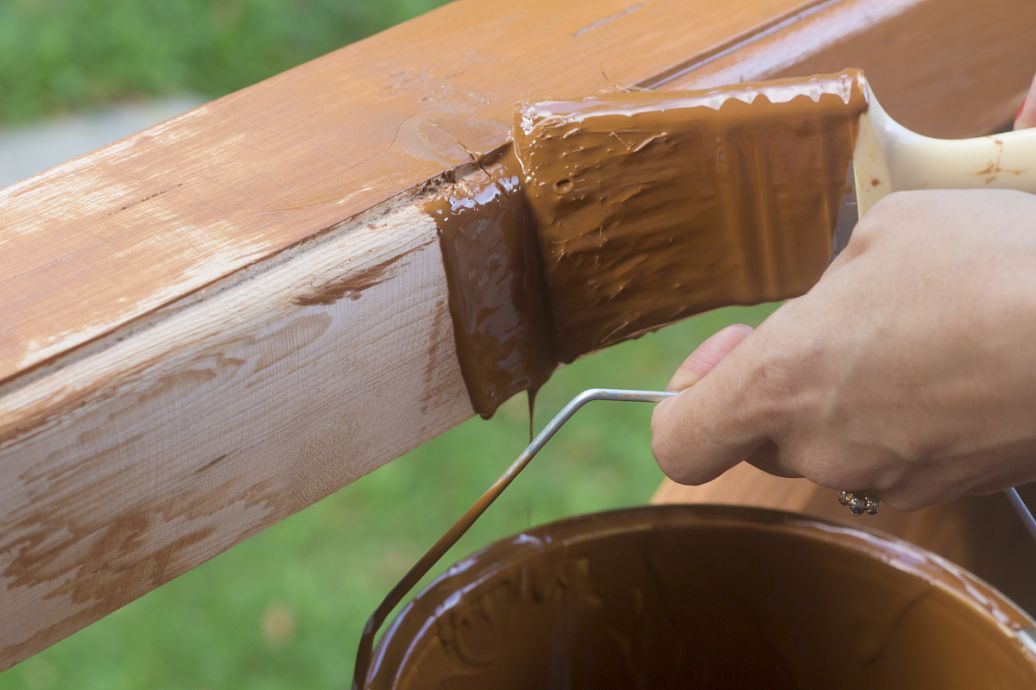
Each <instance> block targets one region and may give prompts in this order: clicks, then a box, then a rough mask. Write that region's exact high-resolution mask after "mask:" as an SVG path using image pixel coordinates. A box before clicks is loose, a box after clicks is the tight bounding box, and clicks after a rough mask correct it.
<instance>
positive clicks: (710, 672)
mask: <svg viewBox="0 0 1036 690" xmlns="http://www.w3.org/2000/svg"><path fill="white" fill-rule="evenodd" d="M1031 625H1032V621H1031V620H1030V619H1029V618H1028V617H1027V616H1026V615H1025V614H1023V613H1022V612H1020V610H1018V609H1017V608H1016V607H1014V606H1013V605H1012V604H1011V603H1010V602H1009V601H1007V600H1005V599H1004V598H1003V597H1002V595H1000V594H998V593H997V592H996V591H994V590H992V589H991V588H989V587H988V586H987V585H985V584H984V583H982V582H981V581H979V580H977V579H976V578H974V577H972V576H970V575H969V574H967V573H965V572H962V571H960V570H959V569H958V568H956V567H955V566H953V565H951V564H949V563H947V562H945V561H943V560H941V559H939V558H938V557H936V556H933V555H931V554H929V553H927V552H925V551H923V550H921V549H919V548H917V547H914V546H911V545H908V544H906V543H904V542H899V541H896V540H892V539H887V538H882V537H877V536H873V535H871V534H869V533H865V532H862V531H859V530H850V529H847V528H844V527H839V526H835V525H832V524H827V523H821V522H816V521H812V520H808V519H805V518H801V517H796V516H792V515H789V514H784V513H777V512H773V511H765V510H759V509H748V508H730V507H717V506H666V507H658V506H656V507H650V508H639V509H632V510H626V511H616V512H612V513H603V514H598V515H589V516H584V517H580V518H575V519H571V520H567V521H563V522H560V523H555V524H552V525H547V526H544V527H540V528H537V529H533V530H530V531H528V532H526V533H523V534H520V535H517V536H515V537H512V538H510V539H508V540H505V541H502V542H499V543H497V544H495V545H493V546H491V547H489V548H487V549H485V550H484V551H481V552H479V553H477V554H475V555H474V556H472V557H470V558H468V559H466V560H464V561H462V562H461V563H459V564H457V565H456V566H454V567H453V568H452V569H451V570H450V571H449V572H447V573H446V574H445V575H444V576H443V577H441V578H440V579H439V580H437V581H436V582H434V583H433V584H432V585H431V586H429V587H428V588H427V589H426V590H425V591H424V592H422V593H421V594H420V595H419V596H418V597H417V598H416V599H415V600H414V601H413V602H412V603H411V604H409V605H408V606H407V607H406V608H405V609H404V611H403V612H402V613H401V614H400V616H399V617H398V618H397V620H396V622H395V623H394V625H393V626H392V628H391V629H390V630H389V631H388V632H387V633H386V634H385V637H384V639H383V640H382V644H381V645H380V647H379V650H378V653H377V654H376V656H375V663H374V665H373V667H372V673H371V675H370V676H369V678H370V679H371V680H370V683H369V685H368V687H369V688H372V689H375V690H387V689H388V688H394V689H395V690H418V689H420V690H475V689H476V688H477V689H479V690H512V689H513V690H518V689H522V690H527V689H529V688H536V689H537V690H569V689H574V688H595V689H597V690H610V689H615V690H618V689H620V688H621V689H623V690H626V689H630V688H637V689H639V688H690V689H696V688H709V689H713V690H717V689H718V690H723V689H725V688H767V689H768V690H792V689H794V690H814V689H815V690H830V689H833V688H839V689H840V690H846V689H848V690H851V689H855V688H859V689H860V690H864V689H866V690H873V689H875V688H881V689H882V690H900V689H904V690H905V689H907V688H910V689H911V690H913V689H916V688H941V689H943V690H958V689H960V690H974V689H975V688H985V687H995V688H998V689H999V690H1015V689H1018V690H1021V689H1022V688H1032V687H1036V656H1034V654H1033V651H1032V650H1031V649H1029V648H1028V647H1027V646H1026V645H1025V644H1024V643H1023V639H1022V637H1021V635H1020V633H1019V630H1020V629H1021V628H1025V627H1028V626H1031Z"/></svg>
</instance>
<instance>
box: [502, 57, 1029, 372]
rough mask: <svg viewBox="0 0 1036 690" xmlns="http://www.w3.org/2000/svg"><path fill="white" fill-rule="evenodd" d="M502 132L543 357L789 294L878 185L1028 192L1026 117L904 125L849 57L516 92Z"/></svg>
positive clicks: (823, 258) (821, 265)
mask: <svg viewBox="0 0 1036 690" xmlns="http://www.w3.org/2000/svg"><path fill="white" fill-rule="evenodd" d="M514 141H515V152H516V154H517V158H518V162H519V164H520V166H521V175H522V176H523V187H524V190H525V196H526V199H527V201H528V205H529V208H530V210H531V213H532V215H533V218H534V221H535V224H536V227H537V233H538V241H539V243H540V254H541V256H542V258H543V264H544V266H543V268H544V273H545V279H546V281H547V285H548V291H549V294H550V296H551V309H550V311H551V317H552V320H553V323H554V328H555V331H556V335H557V338H556V340H557V348H558V352H557V354H558V359H559V360H561V361H571V360H572V359H574V358H575V357H577V356H579V355H580V354H583V353H585V352H591V351H593V350H597V349H599V348H601V347H605V346H607V345H609V344H611V343H615V342H618V341H620V340H624V339H627V338H630V337H634V336H636V335H639V334H640V333H643V332H646V331H648V330H653V329H655V328H658V327H660V326H662V325H665V324H667V323H671V322H673V321H676V320H678V319H680V318H682V317H684V316H688V315H690V314H693V313H697V312H701V311H704V310H706V309H711V308H714V307H718V306H723V305H728V304H752V303H758V302H763V301H770V300H777V299H784V298H789V297H793V296H796V295H799V294H802V293H803V292H805V291H806V290H808V289H809V288H810V287H811V286H812V285H813V283H814V282H815V281H816V280H817V279H818V278H819V276H820V274H821V273H822V272H823V270H824V269H825V268H826V266H827V265H828V264H829V263H830V261H831V259H832V257H833V255H834V253H836V252H837V251H838V250H839V249H840V248H841V247H842V246H844V244H845V242H846V241H847V239H848V237H849V234H850V233H851V230H852V227H853V226H854V225H855V224H856V221H857V220H858V218H859V216H860V215H861V214H862V213H865V212H866V211H867V209H869V208H870V207H871V206H873V205H874V204H875V203H876V202H877V201H878V200H879V199H880V198H881V197H883V196H885V195H887V194H889V193H891V192H893V191H899V190H910V189H923V188H969V187H977V188H991V187H998V188H1011V189H1018V190H1023V191H1028V192H1036V130H1023V131H1017V132H1011V133H1007V134H998V135H995V136H987V137H979V138H975V139H965V140H954V141H950V140H939V139H932V138H929V137H925V136H922V135H920V134H916V133H914V132H911V131H909V130H907V129H906V128H905V127H903V126H901V125H899V124H898V123H896V122H895V121H894V120H893V119H892V118H891V117H890V116H889V115H888V114H887V113H886V112H885V111H884V109H882V108H881V106H880V105H879V104H878V101H877V98H876V97H875V96H874V93H873V92H872V90H871V88H870V86H869V85H868V84H867V81H866V79H865V78H864V76H863V74H862V73H861V72H859V71H858V70H846V71H844V72H841V73H839V74H833V75H822V76H816V77H809V78H804V79H789V80H779V81H772V82H762V83H755V84H738V85H734V86H730V87H724V88H719V89H711V90H707V91H688V92H643V91H636V92H621V93H616V94H607V95H596V96H590V97H586V98H580V99H574V100H559V101H545V102H539V103H525V104H521V105H520V106H519V108H518V110H517V116H516V123H515V128H514Z"/></svg>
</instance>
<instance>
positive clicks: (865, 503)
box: [838, 491, 881, 517]
mask: <svg viewBox="0 0 1036 690" xmlns="http://www.w3.org/2000/svg"><path fill="white" fill-rule="evenodd" d="M838 502H839V503H841V504H842V505H843V506H846V507H847V508H848V509H849V512H850V513H852V514H853V516H854V517H860V516H861V515H864V514H867V515H877V514H878V508H880V507H881V501H880V500H879V499H878V497H877V496H874V495H873V494H871V493H870V492H867V491H839V492H838Z"/></svg>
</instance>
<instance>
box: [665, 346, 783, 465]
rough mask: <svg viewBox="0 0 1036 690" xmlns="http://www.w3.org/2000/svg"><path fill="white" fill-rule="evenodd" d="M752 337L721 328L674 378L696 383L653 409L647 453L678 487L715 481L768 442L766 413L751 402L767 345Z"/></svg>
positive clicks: (688, 360) (683, 381) (682, 381)
mask: <svg viewBox="0 0 1036 690" xmlns="http://www.w3.org/2000/svg"><path fill="white" fill-rule="evenodd" d="M750 333H751V329H749V328H748V327H747V326H742V327H740V329H738V330H734V331H731V329H725V330H724V331H720V332H719V333H717V334H716V335H714V336H713V337H712V338H710V339H709V340H707V341H706V342H705V343H702V346H701V347H699V348H698V350H697V351H695V353H694V354H692V355H691V356H690V357H689V358H688V359H687V362H684V365H683V366H681V368H680V371H678V372H677V376H674V377H673V378H674V382H675V383H685V382H688V381H691V380H692V379H694V378H695V376H697V377H698V378H699V379H700V382H699V383H697V384H695V385H693V386H692V387H690V388H685V389H684V390H683V391H681V392H680V394H679V395H677V396H675V397H673V398H669V399H667V400H663V401H662V402H660V403H659V404H658V405H656V406H655V409H654V412H653V413H652V415H651V432H652V433H651V450H652V452H653V453H654V455H655V459H656V460H658V464H659V466H660V467H661V468H662V471H663V472H665V473H666V475H668V476H669V477H670V478H671V479H673V480H675V481H677V482H679V483H681V484H704V483H705V482H708V481H710V480H712V479H715V478H716V477H718V476H719V475H720V474H722V473H723V472H725V471H726V470H728V469H730V468H731V467H733V466H734V465H736V464H738V463H739V462H741V460H742V459H744V458H745V457H747V456H748V455H750V454H751V453H752V452H753V451H755V450H756V449H757V448H759V446H761V445H763V444H764V443H765V442H766V440H767V438H766V436H765V435H764V434H763V433H762V431H761V429H762V424H761V422H762V419H761V416H765V414H766V409H765V408H763V407H760V406H757V405H754V404H752V400H753V396H752V394H751V388H752V385H753V384H752V382H753V380H757V379H758V376H755V375H754V372H755V371H756V369H757V367H758V366H759V362H760V359H761V358H760V353H761V351H762V350H764V349H765V347H766V344H765V343H763V342H761V340H760V337H759V334H755V335H754V336H752V337H751V338H748V336H749V334H750ZM746 339H747V340H746ZM764 340H765V339H764ZM699 353H702V354H701V356H699ZM717 355H718V357H717ZM720 360H722V361H720ZM704 371H711V373H709V374H708V376H705V375H704V374H701V373H699V372H704ZM677 377H679V378H680V379H681V381H675V379H676V378H677Z"/></svg>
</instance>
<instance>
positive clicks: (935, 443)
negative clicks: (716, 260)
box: [652, 112, 1036, 510]
mask: <svg viewBox="0 0 1036 690" xmlns="http://www.w3.org/2000/svg"><path fill="white" fill-rule="evenodd" d="M1031 114H1032V113H1028V112H1024V113H1022V115H1023V116H1029V115H1031ZM670 389H671V390H677V391H681V392H680V394H679V395H678V396H676V397H675V398H672V399H670V400H666V401H664V402H662V403H660V404H659V405H658V406H657V407H656V408H655V412H654V415H653V417H652V432H653V443H652V448H653V451H654V453H655V456H656V458H657V459H658V462H659V465H660V466H661V467H662V469H663V471H664V472H665V473H666V474H667V475H668V476H669V477H671V478H672V479H674V480H676V481H678V482H681V483H685V484H701V483H704V482H707V481H710V480H712V479H714V478H715V477H717V476H718V475H720V474H721V473H722V472H724V471H725V470H727V469H729V468H731V467H733V466H734V465H736V464H737V463H739V462H741V461H742V460H744V459H747V460H748V461H749V462H751V463H753V464H754V465H756V466H758V467H760V468H761V469H764V470H766V471H768V472H771V473H773V474H777V475H781V476H803V477H806V478H808V479H811V480H812V481H814V482H816V483H818V484H820V485H823V486H826V487H828V488H831V489H836V490H837V489H850V490H861V489H866V490H871V491H874V492H875V493H876V494H877V495H878V496H880V497H881V499H882V502H883V503H885V504H888V505H891V506H893V507H895V508H899V509H903V510H912V509H916V508H920V507H923V506H927V505H932V504H936V503H941V502H945V501H948V500H951V499H953V498H955V497H957V496H960V495H963V494H972V493H988V492H993V491H998V490H1001V489H1004V488H1007V487H1009V486H1012V485H1016V484H1021V483H1025V482H1027V481H1033V480H1036V195H1032V194H1025V193H1022V192H1012V191H1005V190H969V191H962V190H952V191H934V190H933V191H916V192H905V193H897V194H893V195H890V196H888V197H886V198H885V199H883V200H882V201H881V202H880V203H878V204H877V205H875V206H874V207H873V208H872V209H871V211H870V212H869V213H868V214H867V215H866V216H865V217H864V218H863V220H862V221H861V222H860V223H859V225H857V227H856V229H855V231H854V232H853V236H852V240H851V242H850V243H849V245H848V247H847V248H846V249H845V251H843V252H842V254H840V255H839V257H838V258H837V259H836V260H835V261H834V262H833V263H832V264H831V266H830V267H829V268H828V270H827V271H826V272H825V273H824V275H823V277H822V278H821V279H820V281H819V282H818V283H817V284H816V285H815V286H814V287H813V289H811V290H810V291H809V292H808V293H807V294H806V295H804V296H802V297H800V298H798V299H794V300H791V301H789V302H787V303H785V304H784V305H783V306H782V307H781V308H780V309H778V310H777V311H776V312H775V313H774V314H773V315H772V316H771V317H770V318H769V319H767V320H766V322H765V323H763V324H762V326H760V327H759V328H758V329H757V330H756V331H754V332H753V331H752V330H751V329H750V328H749V327H748V326H731V327H729V328H727V329H724V330H723V331H720V332H719V333H717V334H716V335H714V336H713V337H712V338H710V339H709V340H707V341H706V342H705V343H703V344H702V345H701V347H699V348H698V349H697V350H696V351H695V352H694V353H692V354H691V356H690V357H688V359H687V360H686V361H685V362H684V363H683V364H682V365H681V366H680V368H679V370H678V371H677V372H676V374H675V375H674V377H673V379H672V381H671V382H670Z"/></svg>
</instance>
